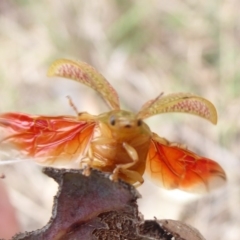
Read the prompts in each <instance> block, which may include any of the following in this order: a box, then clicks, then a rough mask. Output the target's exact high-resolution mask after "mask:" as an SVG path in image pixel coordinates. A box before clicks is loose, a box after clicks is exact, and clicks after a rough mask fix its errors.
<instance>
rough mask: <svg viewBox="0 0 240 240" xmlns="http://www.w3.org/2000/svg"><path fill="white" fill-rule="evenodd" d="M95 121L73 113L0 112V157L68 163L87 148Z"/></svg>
mask: <svg viewBox="0 0 240 240" xmlns="http://www.w3.org/2000/svg"><path fill="white" fill-rule="evenodd" d="M94 126H95V123H94V122H91V121H78V120H77V119H76V118H74V117H67V116H58V117H47V116H46V117H44V116H30V115H26V114H20V113H5V114H1V115H0V131H1V139H0V149H1V159H0V160H6V161H7V160H8V159H11V160H12V159H13V158H16V159H26V158H27V159H29V158H31V159H33V160H34V161H36V162H38V163H41V164H44V165H64V166H68V165H69V166H71V164H72V163H73V161H76V160H78V159H80V157H81V156H82V155H83V154H84V153H85V152H86V150H87V147H88V144H89V142H90V140H91V137H92V134H93V129H94Z"/></svg>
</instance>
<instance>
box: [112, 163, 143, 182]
mask: <svg viewBox="0 0 240 240" xmlns="http://www.w3.org/2000/svg"><path fill="white" fill-rule="evenodd" d="M119 178H120V179H124V181H127V182H128V183H131V184H132V185H133V186H134V187H139V186H141V185H142V184H143V182H144V179H143V177H142V176H141V174H139V173H138V172H137V171H133V170H129V169H125V168H118V167H116V168H115V169H114V171H113V174H112V175H111V176H110V179H111V180H112V181H117V180H118V179H119Z"/></svg>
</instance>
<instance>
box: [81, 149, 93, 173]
mask: <svg viewBox="0 0 240 240" xmlns="http://www.w3.org/2000/svg"><path fill="white" fill-rule="evenodd" d="M83 161H85V162H86V165H85V166H84V169H83V175H85V176H89V175H90V173H91V167H92V163H93V151H92V148H91V146H90V147H89V149H88V153H87V157H86V158H85V159H83Z"/></svg>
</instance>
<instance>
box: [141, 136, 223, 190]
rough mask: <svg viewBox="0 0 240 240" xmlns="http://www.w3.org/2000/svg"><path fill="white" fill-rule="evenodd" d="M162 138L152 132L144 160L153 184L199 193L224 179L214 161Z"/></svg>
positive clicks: (213, 186)
mask: <svg viewBox="0 0 240 240" xmlns="http://www.w3.org/2000/svg"><path fill="white" fill-rule="evenodd" d="M163 142H164V141H162V140H161V138H160V137H158V136H157V135H156V134H154V135H153V139H152V141H151V145H150V148H149V152H148V158H147V163H146V172H147V173H148V175H150V177H151V179H152V180H153V181H154V182H155V183H156V184H158V185H160V186H163V187H164V188H166V189H181V190H184V191H187V192H197V193H203V192H208V191H210V190H212V189H214V188H216V187H218V186H221V185H222V184H223V183H224V182H225V181H226V175H225V172H224V170H223V169H222V168H221V166H220V165H219V164H218V163H216V162H214V161H213V160H211V159H208V158H204V157H201V156H198V155H196V154H195V153H193V152H191V151H188V150H186V149H183V148H180V147H177V146H170V145H167V144H164V143H163Z"/></svg>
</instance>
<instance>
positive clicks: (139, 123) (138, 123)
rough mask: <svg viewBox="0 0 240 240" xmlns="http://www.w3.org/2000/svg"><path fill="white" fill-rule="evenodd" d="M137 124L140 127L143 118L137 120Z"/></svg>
mask: <svg viewBox="0 0 240 240" xmlns="http://www.w3.org/2000/svg"><path fill="white" fill-rule="evenodd" d="M137 125H138V127H140V126H141V125H142V120H141V119H139V120H138V121H137Z"/></svg>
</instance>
